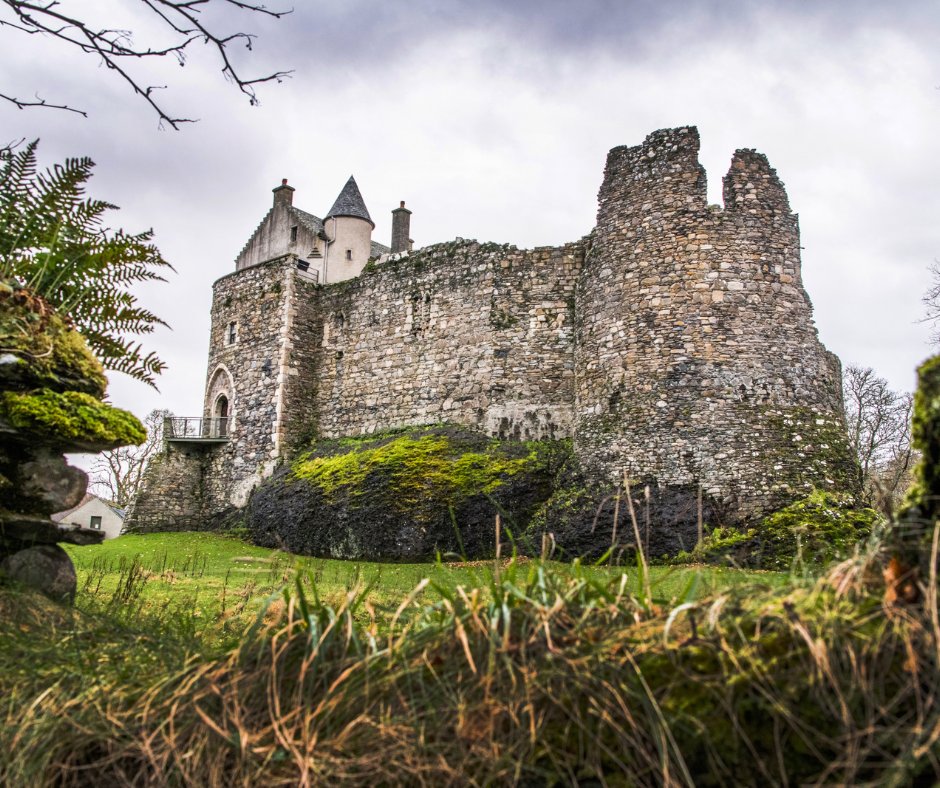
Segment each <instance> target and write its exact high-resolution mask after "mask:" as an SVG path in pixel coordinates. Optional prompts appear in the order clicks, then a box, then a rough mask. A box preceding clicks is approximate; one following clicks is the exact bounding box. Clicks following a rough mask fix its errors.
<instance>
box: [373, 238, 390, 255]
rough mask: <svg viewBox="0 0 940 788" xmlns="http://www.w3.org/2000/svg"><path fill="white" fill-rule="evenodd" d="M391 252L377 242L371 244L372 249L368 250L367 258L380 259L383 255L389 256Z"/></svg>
mask: <svg viewBox="0 0 940 788" xmlns="http://www.w3.org/2000/svg"><path fill="white" fill-rule="evenodd" d="M391 252H392V250H391V249H390V248H389V247H388V246H386V245H385V244H380V243H379V242H378V241H373V242H372V248H371V249H370V250H369V257H381V256H382V255H383V254H391Z"/></svg>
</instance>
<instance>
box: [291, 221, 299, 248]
mask: <svg viewBox="0 0 940 788" xmlns="http://www.w3.org/2000/svg"><path fill="white" fill-rule="evenodd" d="M290 242H291V243H292V244H295V243H297V225H296V224H295V225H294V226H293V227H291V228H290Z"/></svg>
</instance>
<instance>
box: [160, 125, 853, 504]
mask: <svg viewBox="0 0 940 788" xmlns="http://www.w3.org/2000/svg"><path fill="white" fill-rule="evenodd" d="M698 149H699V139H698V132H697V131H696V130H695V129H694V128H691V127H689V128H680V129H671V130H664V131H659V132H655V133H654V134H651V135H650V136H649V137H648V138H647V140H646V141H645V142H644V143H643V144H642V145H639V146H636V147H621V148H615V149H613V150H612V151H611V152H610V154H609V156H608V160H607V167H606V170H605V177H604V182H603V185H602V187H601V190H600V206H599V211H598V220H597V226H596V229H595V231H594V233H593V234H592V235H591V236H589V237H587V238H585V239H582V240H581V241H578V242H575V243H571V244H568V245H566V246H563V247H559V248H537V249H532V250H519V249H516V248H515V247H512V246H502V245H497V244H480V243H477V242H475V241H462V240H458V241H455V242H453V243H449V244H441V245H437V246H431V247H427V248H425V249H422V250H419V251H416V252H412V253H410V254H408V255H395V256H393V257H392V258H391V259H389V260H388V261H386V262H383V263H381V264H370V265H369V266H368V267H367V268H366V270H365V271H364V272H363V273H362V275H361V276H359V277H357V278H355V279H352V280H349V281H346V282H340V283H337V284H332V285H328V286H325V287H321V286H318V285H316V284H315V283H314V282H313V281H311V280H310V278H309V277H307V276H306V275H305V274H303V273H302V272H300V271H299V270H298V269H297V259H296V258H295V257H294V256H293V255H289V254H288V255H285V256H283V257H281V258H278V259H275V260H271V261H268V262H265V263H261V264H259V265H255V266H252V267H249V268H245V269H243V270H239V271H237V272H235V273H233V274H229V275H228V276H226V277H223V278H222V279H220V280H219V281H218V282H216V284H215V291H214V298H213V311H212V335H211V338H210V353H209V378H208V382H207V393H206V405H205V415H207V416H212V415H215V414H216V409H217V402H218V397H219V396H220V395H224V396H226V397H227V398H228V400H229V403H230V413H231V415H232V417H233V423H232V428H231V436H230V440H229V442H228V443H227V444H225V445H220V446H217V447H214V448H208V449H206V453H205V456H204V457H203V458H202V459H200V457H198V456H196V455H192V457H191V461H190V464H191V467H192V469H193V470H192V473H194V474H196V473H198V474H201V477H202V481H201V482H200V485H201V487H200V489H201V495H202V501H203V508H204V512H205V513H206V514H207V515H210V514H217V513H219V512H221V511H223V510H225V509H227V508H229V507H232V506H241V505H243V504H244V503H245V501H246V500H247V497H248V495H249V494H250V492H251V490H252V488H253V487H254V486H255V485H256V484H258V483H259V481H260V480H261V479H262V478H263V477H264V476H266V475H267V474H269V473H270V472H271V471H272V469H273V467H274V466H275V464H276V463H277V462H278V461H280V460H281V459H282V458H284V457H285V456H289V454H290V452H291V450H292V448H293V447H294V446H296V445H300V444H302V443H303V441H304V440H306V439H309V438H311V437H313V436H320V437H339V436H347V435H359V434H369V433H373V432H376V431H381V430H385V429H389V428H393V427H400V426H408V425H420V424H432V423H437V422H455V423H459V424H462V425H466V426H471V427H477V428H481V429H483V430H485V431H486V432H488V433H490V434H492V435H495V436H499V437H503V438H518V439H539V438H547V437H573V438H574V441H575V449H576V452H577V454H578V456H579V458H580V460H581V463H582V465H583V467H584V469H585V472H586V475H587V478H588V479H589V480H590V481H593V482H599V483H601V484H604V485H614V484H616V483H618V481H619V480H620V479H621V478H622V474H623V473H624V472H626V473H628V474H629V476H630V477H631V478H633V479H634V480H638V481H644V482H647V481H649V482H654V483H655V484H656V485H657V487H659V488H670V487H675V488H676V489H679V488H685V489H696V488H699V487H701V488H703V489H704V490H705V491H706V492H707V494H708V495H709V496H711V497H712V498H713V499H714V500H716V501H719V502H721V503H723V504H726V505H727V509H726V511H730V512H732V513H733V514H735V515H736V516H738V515H747V514H749V513H754V512H757V511H760V510H762V509H767V508H771V507H774V506H777V505H779V504H781V503H785V502H787V501H789V500H792V499H793V498H795V497H797V496H799V495H802V494H804V493H805V492H807V491H808V489H809V488H810V487H812V486H820V487H836V488H844V489H851V488H852V485H853V483H854V470H855V469H854V465H853V461H852V458H851V455H850V453H849V452H848V451H847V448H846V439H845V428H844V424H843V420H842V419H843V415H842V403H841V374H840V368H839V362H838V359H836V358H835V357H834V356H832V355H831V354H829V353H828V352H827V351H826V350H825V348H824V347H823V346H822V344H821V343H820V342H819V340H818V337H817V333H816V329H815V327H814V325H813V321H812V307H811V304H810V301H809V298H808V297H807V295H806V293H805V291H804V290H803V286H802V282H801V272H800V253H799V227H798V221H797V217H796V215H795V214H794V213H792V212H791V210H790V206H789V203H788V200H787V196H786V193H785V191H784V188H783V184H782V183H781V182H780V180H779V179H778V178H777V175H776V173H775V172H774V170H773V169H771V168H770V166H769V164H768V162H767V159H766V158H765V157H764V156H763V155H761V154H758V153H755V152H754V151H750V150H739V151H737V152H736V153H735V154H734V157H733V159H732V164H731V169H730V170H729V172H728V175H727V176H726V177H725V179H724V207H721V206H709V205H708V204H707V201H706V182H705V172H704V170H703V169H702V167H701V165H700V164H699V162H698ZM233 323H234V324H235V327H236V341H235V342H234V343H231V342H229V331H230V326H231V325H232V324H233ZM172 450H173V449H172V448H171V451H172ZM196 460H199V462H198V463H197V462H196ZM181 462H182V461H180V462H176V463H171V464H169V465H168V466H167V467H168V468H173V469H175V470H174V472H173V473H175V474H177V475H178V474H179V473H181V472H182V471H181V470H180V469H181V468H182V467H183V464H181ZM199 463H201V464H199ZM174 478H175V477H174V476H173V474H167V475H166V479H167V480H168V481H167V482H166V484H169V483H171V481H172V480H173V479H174ZM173 483H175V482H173ZM153 485H154V486H155V487H157V488H159V487H160V486H161V485H163V486H165V484H164V482H161V481H160V480H159V479H156V478H154V480H153ZM180 488H181V489H183V488H185V489H195V488H193V487H192V485H190V486H189V487H186V485H185V484H181V485H180ZM157 497H159V496H157ZM186 505H188V504H186ZM181 506H182V504H181ZM731 519H734V518H733V517H732V518H731Z"/></svg>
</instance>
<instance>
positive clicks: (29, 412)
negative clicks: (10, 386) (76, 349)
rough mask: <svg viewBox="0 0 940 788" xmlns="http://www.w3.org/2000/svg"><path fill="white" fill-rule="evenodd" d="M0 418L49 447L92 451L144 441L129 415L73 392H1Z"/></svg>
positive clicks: (141, 432) (142, 434)
mask: <svg viewBox="0 0 940 788" xmlns="http://www.w3.org/2000/svg"><path fill="white" fill-rule="evenodd" d="M0 418H2V419H4V420H5V421H7V422H8V423H9V424H11V425H12V426H13V427H16V428H17V429H20V430H26V431H29V432H30V433H31V434H33V435H35V436H36V438H37V439H39V440H45V441H48V442H49V443H50V444H53V445H68V446H76V447H81V448H85V449H87V450H93V451H94V450H98V451H100V450H101V449H104V448H111V447H115V446H124V445H127V444H131V443H133V444H139V443H142V442H143V441H144V439H145V438H146V437H147V432H146V430H145V429H144V427H143V425H142V424H141V423H140V421H138V420H137V418H136V417H135V416H134V415H133V414H131V413H129V412H127V411H126V410H121V409H119V408H115V407H114V406H112V405H108V404H107V403H104V402H100V401H99V400H97V399H96V398H95V397H92V396H91V395H90V394H84V393H82V392H77V391H66V392H63V393H59V392H55V391H50V390H49V389H42V390H39V391H36V392H28V393H17V392H13V391H6V392H3V394H2V395H0Z"/></svg>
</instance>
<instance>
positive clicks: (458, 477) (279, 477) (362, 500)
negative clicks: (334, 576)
mask: <svg viewBox="0 0 940 788" xmlns="http://www.w3.org/2000/svg"><path fill="white" fill-rule="evenodd" d="M568 455H570V443H569V442H567V441H559V442H530V443H522V442H516V441H499V440H493V439H491V438H488V437H487V436H486V435H483V434H481V433H478V432H473V431H470V430H466V429H460V428H454V427H446V426H438V427H432V428H417V429H413V430H406V431H397V432H392V433H386V434H385V435H380V436H373V437H371V438H361V439H352V440H350V439H346V440H334V441H329V440H325V441H317V442H315V443H314V444H312V445H311V446H310V447H309V449H308V450H307V451H305V452H303V453H301V454H300V455H299V456H298V457H297V458H296V459H295V460H294V461H293V462H291V463H290V464H289V465H284V466H282V467H281V468H280V469H279V470H278V471H277V472H276V473H275V474H274V476H273V477H272V478H271V479H268V480H267V481H266V482H264V483H263V484H262V486H261V487H260V488H259V489H258V490H256V491H255V493H254V495H253V496H252V498H251V502H250V504H249V506H248V507H247V510H246V514H245V516H246V524H247V526H248V529H249V531H250V534H251V537H252V540H253V541H254V542H255V543H256V544H259V545H262V546H266V547H276V548H280V549H284V550H289V551H290V552H293V553H303V554H306V555H316V556H323V557H328V558H359V559H366V560H376V561H379V560H381V561H418V560H428V559H433V558H434V557H435V556H436V555H437V554H455V555H461V556H465V557H467V558H480V557H484V556H491V555H493V553H494V550H495V540H496V529H495V522H496V516H497V514H499V515H501V517H502V524H503V528H502V532H501V542H503V549H504V551H508V550H509V549H510V547H511V544H512V542H513V541H517V540H519V539H521V538H524V537H525V530H526V528H527V526H528V525H529V523H530V522H531V521H532V520H533V518H534V517H535V515H536V514H537V513H538V511H539V509H540V508H541V506H542V505H543V504H544V503H545V501H546V500H547V499H548V498H549V496H550V495H551V493H552V490H553V481H554V477H555V475H556V474H557V468H558V465H559V464H560V463H561V462H563V460H564V458H565V457H566V456H568Z"/></svg>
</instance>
